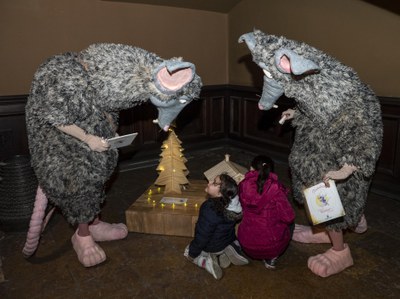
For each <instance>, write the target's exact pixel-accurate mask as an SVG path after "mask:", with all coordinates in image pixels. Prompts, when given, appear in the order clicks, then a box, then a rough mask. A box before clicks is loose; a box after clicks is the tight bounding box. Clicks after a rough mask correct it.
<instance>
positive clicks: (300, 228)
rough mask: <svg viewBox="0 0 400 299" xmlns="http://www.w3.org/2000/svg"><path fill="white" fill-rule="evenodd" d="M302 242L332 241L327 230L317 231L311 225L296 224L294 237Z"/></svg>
mask: <svg viewBox="0 0 400 299" xmlns="http://www.w3.org/2000/svg"><path fill="white" fill-rule="evenodd" d="M292 239H293V240H294V241H296V242H300V243H331V239H330V238H329V235H328V233H327V231H326V230H321V231H319V232H317V231H316V230H315V231H314V230H313V228H312V227H311V226H307V225H300V224H295V227H294V232H293V238H292Z"/></svg>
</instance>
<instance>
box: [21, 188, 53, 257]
mask: <svg viewBox="0 0 400 299" xmlns="http://www.w3.org/2000/svg"><path fill="white" fill-rule="evenodd" d="M46 207H47V198H46V195H45V194H44V193H43V190H42V188H40V186H38V189H37V191H36V198H35V205H34V208H33V212H32V216H31V221H30V223H29V230H28V234H27V237H26V242H25V246H24V249H23V250H22V253H23V255H24V256H25V257H26V258H28V257H30V256H31V255H33V254H34V252H35V251H36V249H37V247H38V244H39V239H40V234H41V233H42V231H43V229H44V226H45V225H46V224H47V222H48V221H49V219H50V216H51V214H53V211H54V209H52V211H50V212H49V214H48V215H47V217H46V219H45V221H43V219H44V215H45V211H46ZM43 224H44V225H43Z"/></svg>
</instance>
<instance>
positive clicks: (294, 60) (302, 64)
mask: <svg viewBox="0 0 400 299" xmlns="http://www.w3.org/2000/svg"><path fill="white" fill-rule="evenodd" d="M275 65H276V67H277V68H278V70H279V71H280V72H281V73H285V74H290V73H292V74H294V75H304V74H309V73H315V72H317V71H319V70H320V67H319V66H318V65H317V64H316V63H315V62H314V61H312V60H310V59H306V58H304V57H302V56H300V55H297V54H296V53H295V52H293V51H292V50H289V49H280V50H278V51H277V52H276V53H275Z"/></svg>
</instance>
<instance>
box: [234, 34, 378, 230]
mask: <svg viewBox="0 0 400 299" xmlns="http://www.w3.org/2000/svg"><path fill="white" fill-rule="evenodd" d="M239 41H240V42H242V41H245V42H246V44H247V45H248V46H249V48H250V50H251V53H252V56H253V60H254V62H255V63H256V64H258V65H259V66H260V67H261V68H263V69H264V70H266V71H267V72H269V73H270V74H271V76H269V78H266V77H265V78H264V81H271V80H272V81H273V86H274V87H276V86H277V89H279V92H281V94H282V93H284V94H285V95H286V96H287V97H289V98H293V99H294V100H295V101H296V105H297V107H296V108H297V110H296V112H295V116H294V120H293V126H294V127H295V128H296V131H295V140H294V143H293V147H292V149H291V153H290V156H289V165H290V169H291V173H292V183H293V186H292V188H293V195H294V198H295V199H296V200H297V201H298V202H300V203H303V201H304V196H303V192H302V191H303V190H304V188H306V187H310V186H312V185H314V184H317V183H320V182H321V181H322V177H323V176H324V174H326V173H327V172H328V171H330V170H339V169H340V168H341V167H342V166H343V165H344V163H347V164H352V165H354V166H356V167H357V168H358V170H357V171H356V172H355V173H354V174H353V175H351V176H350V177H349V178H347V179H346V180H343V181H337V182H336V185H337V188H338V191H339V194H340V197H341V200H342V203H343V206H344V209H345V212H346V216H344V218H343V221H341V222H338V221H337V222H335V223H332V224H329V225H328V226H327V228H328V229H346V228H349V227H350V228H351V227H355V226H356V225H357V223H358V221H359V219H360V217H361V215H362V213H363V211H364V208H365V205H366V199H367V193H368V190H369V186H370V182H371V179H372V176H373V174H374V171H375V165H376V162H377V160H378V158H379V155H380V151H381V145H382V135H383V126H382V119H381V110H380V104H379V100H378V99H377V97H376V96H375V95H374V93H373V91H372V90H371V89H370V88H369V87H368V86H367V85H365V84H363V83H362V82H361V81H360V79H359V77H358V75H357V74H356V73H355V72H354V71H353V70H352V69H351V68H350V67H348V66H345V65H343V64H342V63H340V62H339V61H337V60H336V59H335V58H333V57H331V56H329V55H327V54H325V53H323V52H322V51H320V50H317V49H315V48H313V47H311V46H309V45H307V44H305V43H302V42H297V41H293V40H289V39H287V38H285V37H282V36H279V37H278V36H274V35H266V34H265V33H263V32H261V31H259V30H255V31H254V32H251V33H247V34H244V35H242V36H241V38H240V39H239ZM286 53H288V54H287V55H288V56H290V64H291V67H292V69H291V70H290V71H289V72H286V71H284V70H283V69H282V67H281V66H280V65H279V64H280V63H281V60H280V59H281V58H282V56H283V55H286ZM296 70H300V71H296ZM268 84H269V83H267V84H264V91H263V95H262V98H261V100H260V106H261V107H266V106H268V109H269V108H270V107H271V106H272V104H273V102H274V101H276V99H277V98H276V99H275V98H273V97H272V96H270V95H268V94H267V91H266V90H265V89H266V88H265V85H268ZM279 92H277V93H276V94H277V96H278V97H279ZM264 93H265V94H264ZM263 102H264V103H263ZM267 102H268V103H267Z"/></svg>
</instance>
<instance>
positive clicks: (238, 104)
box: [229, 96, 244, 138]
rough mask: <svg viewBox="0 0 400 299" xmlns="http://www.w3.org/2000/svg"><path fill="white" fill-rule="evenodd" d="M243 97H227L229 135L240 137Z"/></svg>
mask: <svg viewBox="0 0 400 299" xmlns="http://www.w3.org/2000/svg"><path fill="white" fill-rule="evenodd" d="M243 106H244V105H243V98H242V97H237V96H231V97H230V98H229V111H230V113H229V119H230V123H229V136H230V137H236V138H240V137H242V126H243V125H242V124H243Z"/></svg>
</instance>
